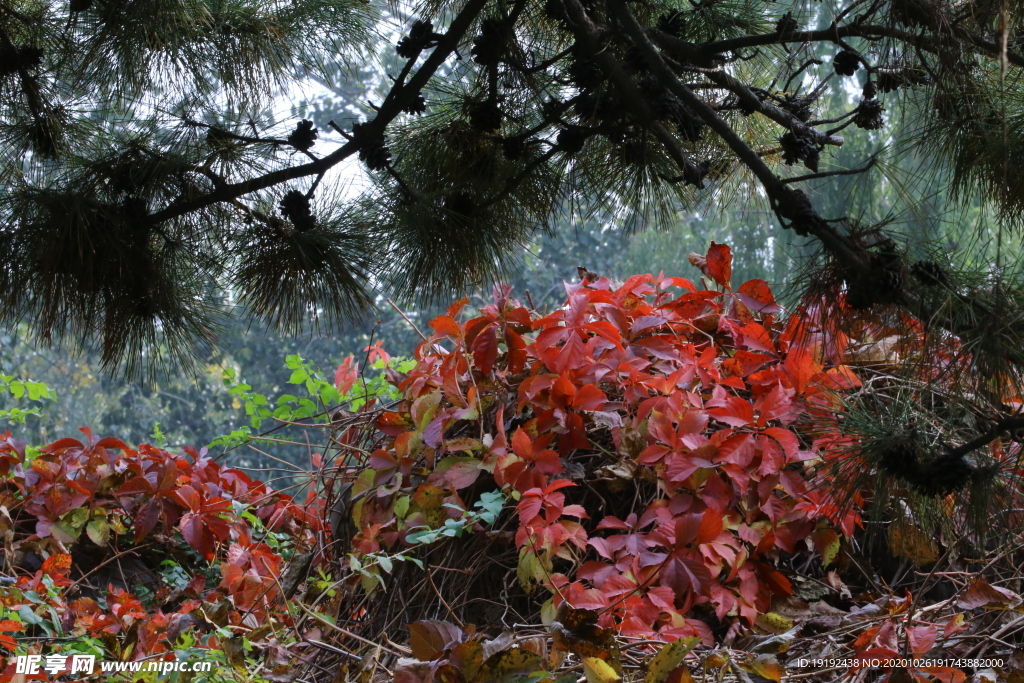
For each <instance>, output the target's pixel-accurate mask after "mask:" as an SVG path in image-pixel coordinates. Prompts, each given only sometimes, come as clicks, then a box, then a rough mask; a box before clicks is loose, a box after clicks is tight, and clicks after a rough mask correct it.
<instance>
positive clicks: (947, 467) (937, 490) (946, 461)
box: [908, 453, 976, 497]
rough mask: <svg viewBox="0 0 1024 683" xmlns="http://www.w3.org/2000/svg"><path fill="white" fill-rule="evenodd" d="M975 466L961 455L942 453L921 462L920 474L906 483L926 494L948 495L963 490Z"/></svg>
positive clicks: (971, 476) (968, 482)
mask: <svg viewBox="0 0 1024 683" xmlns="http://www.w3.org/2000/svg"><path fill="white" fill-rule="evenodd" d="M975 471H976V468H975V467H974V466H973V465H972V464H971V463H969V462H967V460H965V459H964V456H962V455H953V454H950V453H943V454H941V455H937V456H935V457H934V458H931V459H930V460H926V461H924V462H922V463H921V466H920V476H919V478H917V479H916V480H911V479H908V483H909V484H910V485H911V486H912V487H913V488H914V489H916V490H917V491H918V492H920V493H922V494H924V495H926V496H943V497H944V496H948V495H949V494H951V493H956V492H957V491H961V490H963V489H964V488H965V487H966V486H967V485H968V484H970V482H971V479H973V477H974V474H975Z"/></svg>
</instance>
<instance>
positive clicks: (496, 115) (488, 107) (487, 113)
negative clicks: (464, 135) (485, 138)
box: [469, 102, 502, 133]
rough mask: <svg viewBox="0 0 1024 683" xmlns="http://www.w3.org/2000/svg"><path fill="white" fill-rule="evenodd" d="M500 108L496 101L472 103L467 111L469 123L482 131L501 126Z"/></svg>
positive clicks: (485, 131) (496, 128)
mask: <svg viewBox="0 0 1024 683" xmlns="http://www.w3.org/2000/svg"><path fill="white" fill-rule="evenodd" d="M501 119H502V115H501V109H500V108H499V107H498V105H497V103H496V102H480V103H478V104H474V105H473V107H472V109H471V110H470V113H469V125H470V126H472V127H473V129H474V130H478V131H480V132H483V133H487V132H490V131H494V130H498V129H499V128H501Z"/></svg>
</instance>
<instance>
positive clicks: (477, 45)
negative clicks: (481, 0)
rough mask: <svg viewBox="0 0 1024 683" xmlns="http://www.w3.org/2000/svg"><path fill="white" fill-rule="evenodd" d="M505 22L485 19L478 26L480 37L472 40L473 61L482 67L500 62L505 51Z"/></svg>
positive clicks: (506, 43) (506, 44)
mask: <svg viewBox="0 0 1024 683" xmlns="http://www.w3.org/2000/svg"><path fill="white" fill-rule="evenodd" d="M507 39H508V36H507V30H506V28H505V22H504V21H499V20H498V19H485V20H484V21H483V23H482V24H481V25H480V35H478V36H477V37H476V38H474V39H473V49H472V51H471V54H472V55H473V61H474V62H476V63H477V64H483V65H484V66H493V65H495V64H497V63H498V62H500V61H501V58H502V57H504V56H505V52H506V50H507V46H508V42H507Z"/></svg>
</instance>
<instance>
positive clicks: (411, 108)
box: [402, 95, 427, 116]
mask: <svg viewBox="0 0 1024 683" xmlns="http://www.w3.org/2000/svg"><path fill="white" fill-rule="evenodd" d="M402 111H404V112H405V113H406V114H415V115H417V116H419V115H421V114H423V113H424V112H425V111H427V99H426V98H425V97H423V95H417V96H416V97H414V98H413V100H412V102H410V103H409V105H408V106H407V107H406V108H405V109H403V110H402Z"/></svg>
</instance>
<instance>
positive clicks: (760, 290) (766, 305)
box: [736, 280, 782, 313]
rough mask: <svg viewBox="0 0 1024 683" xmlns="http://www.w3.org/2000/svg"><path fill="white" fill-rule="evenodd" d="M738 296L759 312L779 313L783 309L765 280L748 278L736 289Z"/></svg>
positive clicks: (747, 305)
mask: <svg viewBox="0 0 1024 683" xmlns="http://www.w3.org/2000/svg"><path fill="white" fill-rule="evenodd" d="M736 298H737V299H739V300H740V301H741V302H743V305H744V306H746V307H747V308H749V309H750V310H752V311H756V312H758V313H778V312H779V311H781V310H782V308H780V307H779V306H778V304H776V303H775V296H774V295H773V294H772V290H771V287H769V286H768V283H767V282H765V281H764V280H747V281H746V282H744V283H743V284H742V285H740V288H739V289H737V290H736Z"/></svg>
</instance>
